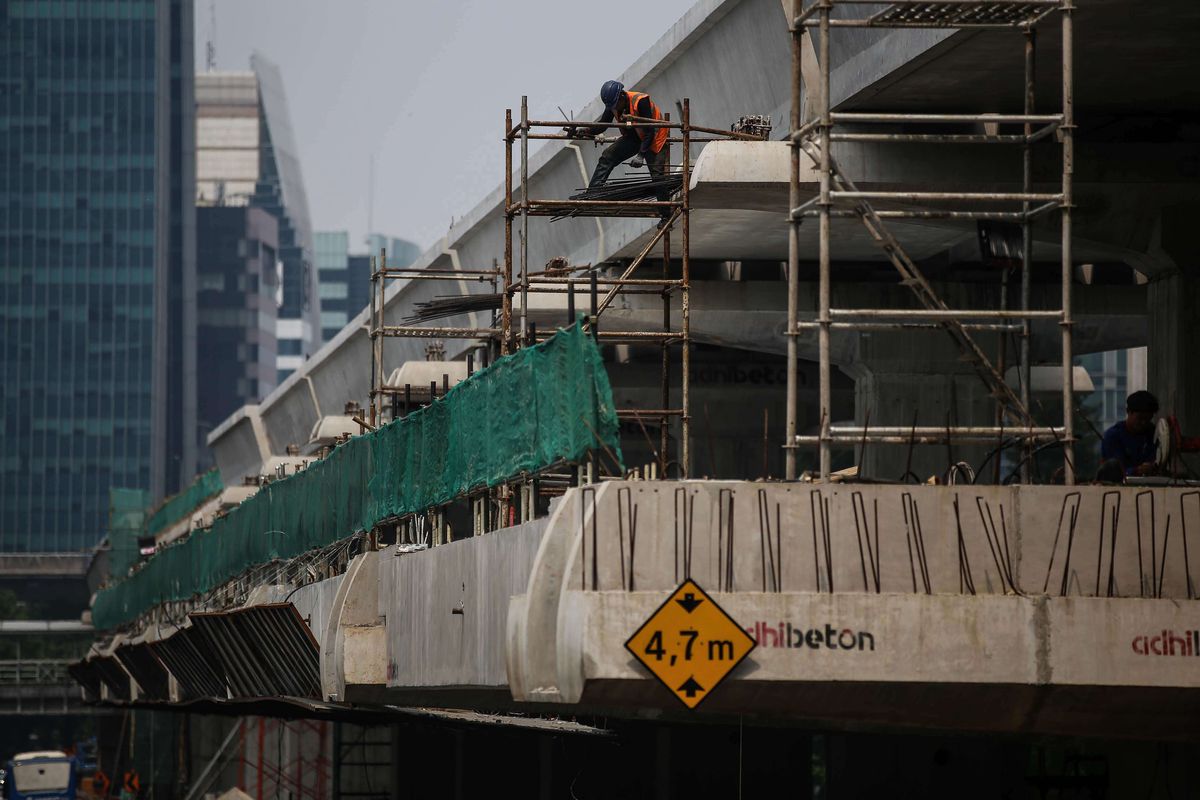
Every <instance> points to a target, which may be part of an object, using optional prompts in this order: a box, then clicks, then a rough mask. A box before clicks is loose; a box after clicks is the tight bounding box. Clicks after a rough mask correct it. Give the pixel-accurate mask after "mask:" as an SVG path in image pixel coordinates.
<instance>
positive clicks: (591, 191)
mask: <svg viewBox="0 0 1200 800" xmlns="http://www.w3.org/2000/svg"><path fill="white" fill-rule="evenodd" d="M682 184H683V178H682V177H681V176H680V175H679V174H678V173H674V174H668V175H664V176H662V177H661V178H654V177H650V178H643V177H640V176H639V177H629V178H609V179H608V180H607V181H606V182H604V183H602V184H600V185H599V186H593V187H589V188H587V189H581V190H580V191H579V192H577V193H576V194H573V195H571V199H572V200H610V201H629V200H657V199H658V197H659V196H660V195H661V196H663V197H668V196H670V195H672V194H674V193H675V192H677V191H679V188H680V186H681V185H682Z"/></svg>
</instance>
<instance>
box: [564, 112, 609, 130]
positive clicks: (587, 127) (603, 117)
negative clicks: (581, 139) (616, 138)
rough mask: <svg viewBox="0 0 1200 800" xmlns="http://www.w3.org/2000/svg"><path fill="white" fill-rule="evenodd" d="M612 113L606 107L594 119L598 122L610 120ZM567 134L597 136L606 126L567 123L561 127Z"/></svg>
mask: <svg viewBox="0 0 1200 800" xmlns="http://www.w3.org/2000/svg"><path fill="white" fill-rule="evenodd" d="M612 121H613V113H612V112H611V111H609V110H608V109H607V108H606V109H604V113H603V114H601V115H600V119H598V120H596V122H599V123H605V122H612ZM563 130H565V131H566V132H567V135H569V136H599V135H600V134H602V133H604V131H605V130H607V129H606V128H604V127H602V126H600V125H567V126H565V127H564V128H563Z"/></svg>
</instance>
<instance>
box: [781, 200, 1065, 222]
mask: <svg viewBox="0 0 1200 800" xmlns="http://www.w3.org/2000/svg"><path fill="white" fill-rule="evenodd" d="M1038 208H1039V209H1040V210H1039V211H1038V213H1043V212H1044V211H1050V210H1052V209H1055V208H1058V203H1048V204H1046V205H1045V206H1039V207H1038ZM820 213H821V212H819V211H817V210H816V209H813V208H810V207H808V206H806V205H802V206H799V207H798V208H796V209H794V210H793V212H792V216H793V217H805V218H812V217H817V216H820ZM829 213H830V215H831V216H833V217H834V218H836V219H859V218H860V217H862V213H861V212H860V211H858V210H856V209H850V208H834V209H830V212H829ZM875 216H877V217H879V218H880V219H974V220H997V221H1005V222H1024V221H1025V220H1026V219H1028V218H1029V217H1030V216H1037V214H1032V215H1030V214H1026V213H1025V212H1024V211H951V210H948V209H925V210H916V209H914V210H911V211H905V210H900V209H894V210H891V211H875Z"/></svg>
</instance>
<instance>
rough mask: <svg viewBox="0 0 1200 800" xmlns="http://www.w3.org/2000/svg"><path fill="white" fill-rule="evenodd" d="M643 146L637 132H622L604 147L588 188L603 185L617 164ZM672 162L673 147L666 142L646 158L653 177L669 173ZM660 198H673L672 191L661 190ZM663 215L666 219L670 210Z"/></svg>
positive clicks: (664, 211)
mask: <svg viewBox="0 0 1200 800" xmlns="http://www.w3.org/2000/svg"><path fill="white" fill-rule="evenodd" d="M641 148H642V140H641V139H639V138H638V137H637V135H636V134H622V136H621V138H620V139H617V140H616V141H615V142H613V143H612V144H610V145H609V146H608V147H606V148H604V152H603V153H601V154H600V161H599V163H597V164H596V170H595V171H594V172H593V173H592V180H591V181H590V182H589V183H588V188H589V189H591V188H593V187H596V186H603V185H604V183H605V182H606V181H607V180H608V176H609V175H610V174H612V171H613V170H614V169H616V166H617V164H620V163H621V162H622V161H627V160H628V159H630V158H633V157H634V156H636V155H637V154H638V151H639V150H641ZM670 163H671V147H670V145H669V144H664V145H663V148H662V150H659V151H658V152H657V153H650V154H649V158H648V159H647V160H646V167H647V168H648V169H649V170H650V176H651V177H653V178H663V177H666V175H667V168H668V166H670ZM657 197H658V199H659V200H662V201H664V202H665V201H667V200H670V199H671V193H670V192H669V191H666V190H660V191H659V192H658V194H657ZM661 216H662V217H663V218H664V219H665V218H667V217H669V216H671V214H670V212H669V211H667V210H666V209H663V211H662V214H661Z"/></svg>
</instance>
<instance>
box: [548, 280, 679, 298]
mask: <svg viewBox="0 0 1200 800" xmlns="http://www.w3.org/2000/svg"><path fill="white" fill-rule="evenodd" d="M610 283H611V282H610ZM529 291H530V293H532V294H565V295H567V296H568V297H569V296H570V295H571V291H572V290H571V287H568V286H563V285H558V286H541V285H539V284H536V283H535V284H533V285H532V286H530V287H529ZM670 292H671V290H670V288H667V289H665V290H664V289H649V288H632V289H631V288H628V287H627V288H623V289H621V290H620V294H623V295H625V294H652V295H661V294H664V293H665V294H670Z"/></svg>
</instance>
